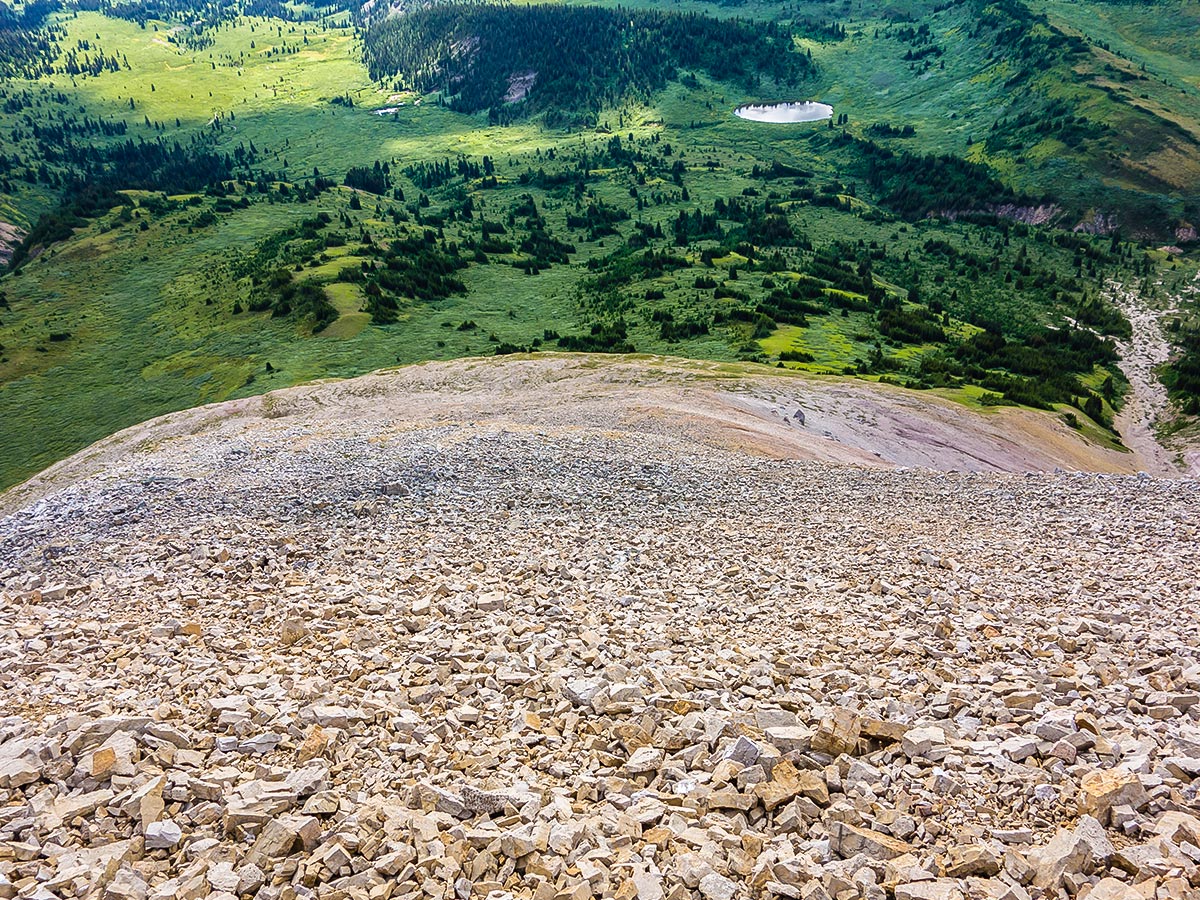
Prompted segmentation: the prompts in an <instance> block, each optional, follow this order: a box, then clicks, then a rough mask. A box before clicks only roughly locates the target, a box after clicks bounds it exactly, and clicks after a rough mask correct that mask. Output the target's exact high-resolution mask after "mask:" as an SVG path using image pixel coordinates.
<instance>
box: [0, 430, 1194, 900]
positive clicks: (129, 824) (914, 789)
mask: <svg viewBox="0 0 1200 900" xmlns="http://www.w3.org/2000/svg"><path fill="white" fill-rule="evenodd" d="M1198 510H1200V491H1198V490H1197V485H1196V484H1195V483H1194V482H1190V481H1178V482H1168V481H1157V480H1153V479H1144V478H1143V479H1138V478H1130V477H1100V476H1088V475H1053V476H1051V475H1038V476H1028V477H1021V476H1015V477H1014V476H1001V475H949V474H934V473H930V472H923V471H886V470H866V469H859V468H851V467H838V466H829V465H820V464H811V463H795V462H773V461H769V460H762V459H756V458H750V457H746V456H739V455H736V454H732V453H727V452H722V451H716V450H712V449H708V448H704V447H701V446H698V445H694V444H690V443H687V442H685V441H680V440H678V439H675V438H672V437H668V436H661V437H654V436H650V435H645V434H641V435H634V434H631V433H619V432H611V431H609V432H604V433H599V432H593V431H588V430H586V429H548V430H546V431H538V430H537V429H530V428H521V429H512V430H506V429H504V428H501V427H497V426H489V427H486V428H475V427H471V426H469V425H462V426H457V427H455V426H450V425H446V426H438V427H412V428H407V429H406V428H403V427H398V426H397V424H396V423H395V422H386V423H385V422H383V421H356V422H325V421H323V420H322V419H321V416H320V412H319V411H317V412H313V413H311V414H309V415H308V416H306V417H299V418H295V419H289V418H281V419H278V420H274V421H262V422H257V423H255V424H254V425H253V427H250V426H247V428H246V430H245V433H244V434H243V435H240V436H230V435H229V434H227V433H222V434H218V435H211V434H210V435H207V436H206V435H199V436H194V437H179V438H176V439H174V440H171V441H169V442H166V443H165V444H164V445H162V446H158V447H148V448H145V449H144V450H143V451H142V452H139V453H137V454H134V455H132V456H130V457H129V459H128V460H127V461H126V462H125V463H124V464H122V465H121V466H116V467H110V468H109V469H108V470H107V471H104V472H101V473H99V474H96V475H95V476H93V477H90V478H87V479H85V480H83V481H80V482H79V483H77V484H75V485H73V486H70V487H66V488H64V489H62V490H60V491H58V492H57V493H55V494H53V495H51V496H49V497H47V498H46V499H44V500H41V501H38V502H37V503H34V504H32V505H31V506H29V507H27V508H25V509H23V510H20V511H18V512H16V513H14V514H12V515H10V516H8V517H7V518H5V519H2V520H0V585H2V591H0V710H3V718H0V898H12V897H22V898H35V900H52V898H64V900H65V898H69V897H102V898H106V900H149V898H154V900H160V898H180V900H192V898H200V897H210V898H220V900H228V898H234V897H242V898H248V897H253V898H257V900H291V898H312V897H319V898H328V900H333V898H354V900H388V898H412V900H416V898H424V897H431V898H444V900H451V898H456V900H470V898H481V900H508V898H532V900H587V898H589V897H613V898H621V900H632V898H634V897H637V898H645V900H663V898H666V900H684V898H692V897H696V898H704V900H734V898H751V897H784V898H799V900H854V898H860V900H884V898H895V900H968V898H980V900H983V898H987V900H1025V898H1038V897H1048V898H1058V897H1077V898H1090V900H1157V898H1164V900H1165V898H1173V900H1183V898H1188V897H1197V896H1200V805H1198V803H1197V798H1196V793H1197V786H1198V785H1200V780H1197V779H1200V633H1198V632H1200V628H1198V622H1197V614H1196V609H1197V608H1198V607H1197V602H1198V601H1200V590H1198V588H1197V574H1196V573H1197V571H1200V558H1198V557H1200V553H1198V551H1197V547H1198V544H1197V511H1198Z"/></svg>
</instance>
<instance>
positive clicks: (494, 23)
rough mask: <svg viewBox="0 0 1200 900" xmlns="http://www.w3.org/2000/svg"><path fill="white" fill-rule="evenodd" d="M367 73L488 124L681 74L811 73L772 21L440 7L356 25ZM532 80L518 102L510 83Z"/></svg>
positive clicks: (787, 77) (645, 91) (562, 111)
mask: <svg viewBox="0 0 1200 900" xmlns="http://www.w3.org/2000/svg"><path fill="white" fill-rule="evenodd" d="M365 55H366V61H367V65H368V67H369V69H370V72H371V76H372V77H373V78H376V79H380V80H383V79H387V78H391V77H397V76H398V77H399V79H400V80H401V82H403V84H405V85H406V86H410V87H414V88H416V89H417V90H421V91H425V92H429V91H441V92H442V94H443V95H444V96H445V97H446V98H447V99H448V102H449V104H450V106H451V107H453V108H454V109H456V110H459V111H462V112H479V111H482V110H489V111H490V113H491V116H492V118H493V120H497V121H503V120H504V119H505V118H507V117H511V116H512V115H514V114H522V113H527V112H542V111H548V112H550V113H551V115H550V116H548V118H550V119H553V121H554V123H556V124H557V123H561V124H567V123H571V122H578V121H593V120H594V119H595V117H596V115H597V114H598V113H599V112H600V110H601V109H603V108H604V107H606V106H612V105H614V104H616V103H617V102H619V101H620V100H622V99H624V98H625V97H627V96H630V95H636V96H649V95H650V94H651V93H653V92H654V91H657V90H659V89H661V88H662V87H663V86H665V85H666V83H667V82H668V81H670V80H672V79H674V78H675V77H677V75H678V73H679V71H680V70H681V69H692V70H696V71H703V72H707V73H708V74H709V75H711V76H712V77H714V78H718V79H723V80H737V81H742V82H747V83H755V82H757V81H758V80H759V79H769V80H771V81H775V82H778V83H781V84H788V85H794V84H796V83H798V82H799V81H800V80H801V79H802V78H804V77H805V76H807V75H809V74H810V73H811V72H812V68H813V64H812V61H811V60H810V59H809V57H808V56H806V55H805V54H802V53H798V52H795V51H794V50H793V48H792V40H791V34H790V33H789V32H788V31H787V30H786V29H785V28H783V27H782V26H780V25H778V24H777V23H774V22H757V23H746V22H740V21H736V20H735V21H722V20H718V19H714V18H711V17H708V16H702V15H696V14H675V13H661V12H651V11H645V10H629V9H623V8H617V9H601V8H599V7H564V6H552V5H535V6H500V5H494V4H490V3H480V4H475V3H469V4H468V3H448V4H442V5H436V6H430V7H426V8H422V9H416V10H412V11H410V12H407V13H405V14H404V15H403V16H391V17H388V18H385V19H383V20H382V21H379V22H376V23H375V24H373V25H371V26H370V27H369V28H368V30H367V32H366V42H365ZM521 78H523V79H525V80H526V81H528V82H531V84H530V86H529V88H528V93H527V95H526V96H524V97H519V96H517V94H518V93H519V92H517V91H514V90H513V85H514V80H515V79H521Z"/></svg>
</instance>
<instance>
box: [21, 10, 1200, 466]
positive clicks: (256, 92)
mask: <svg viewBox="0 0 1200 900" xmlns="http://www.w3.org/2000/svg"><path fill="white" fill-rule="evenodd" d="M1197 33H1200V2H1196V0H1149V2H1122V0H937V2H933V0H895V2H885V3H875V2H865V0H844V2H841V0H839V2H824V0H788V2H778V3H772V2H765V0H744V2H738V0H725V2H720V3H708V2H696V0H661V2H659V0H638V2H634V3H632V4H617V3H611V2H594V3H593V2H582V0H581V2H575V0H571V2H544V3H532V4H529V3H521V4H518V3H507V2H493V0H487V2H458V0H448V2H443V0H434V2H426V3H405V2H397V3H392V4H387V3H374V2H372V3H367V4H363V5H358V4H354V3H351V4H346V3H343V2H341V0H333V2H330V3H324V4H323V3H319V2H304V3H301V2H291V0H286V2H280V0H251V2H225V0H213V2H205V3H198V2H187V0H120V2H111V0H36V2H33V3H26V4H16V5H13V4H4V3H0V265H3V267H4V274H3V275H2V276H0V488H4V487H8V486H11V485H14V484H17V483H19V482H21V481H22V480H24V479H26V478H28V477H30V476H31V475H33V474H35V473H36V472H38V471H40V470H42V469H44V468H45V467H46V466H48V465H50V464H52V463H54V462H55V461H58V460H61V459H63V458H65V457H67V456H69V455H71V454H73V453H75V452H77V451H79V450H80V449H82V448H84V447H86V446H88V445H89V444H91V443H93V442H95V441H97V440H98V439H100V438H103V437H105V436H107V435H110V434H112V433H114V432H116V431H118V430H121V429H123V428H125V427H127V426H131V425H134V424H136V423H139V422H142V421H144V420H147V419H149V418H152V417H155V416H159V415H162V414H165V413H169V412H173V411H177V410H183V409H186V408H190V407H194V406H198V405H202V404H208V403H213V402H217V401H223V400H228V399H232V398H241V397H248V396H251V395H257V394H262V393H265V392H267V391H270V390H274V389H277V388H282V387H288V386H292V385H296V384H300V383H303V382H309V381H312V380H315V379H332V378H345V377H349V376H354V375H360V374H363V373H367V372H371V371H374V370H377V369H381V368H386V367H393V366H397V365H402V364H408V363H418V362H422V361H429V360H448V359H453V358H459V357H482V356H505V355H529V354H534V355H538V354H551V353H596V354H632V355H635V356H639V355H653V356H673V357H685V358H690V359H694V360H706V361H713V362H717V363H720V364H722V365H724V366H726V367H728V369H727V370H728V371H731V372H739V373H750V372H759V371H761V372H768V371H771V370H778V369H786V370H797V371H799V372H803V373H811V374H813V375H819V376H837V377H838V378H842V379H847V380H856V381H859V382H862V381H870V382H883V383H886V384H888V385H893V386H899V387H901V388H904V389H908V390H911V391H918V392H930V393H931V394H933V395H937V396H939V397H941V398H945V399H949V400H952V401H954V402H956V403H959V404H963V405H965V406H967V407H970V408H971V409H974V410H978V411H980V413H981V414H988V413H989V412H990V411H992V410H994V409H995V408H997V407H1004V406H1007V407H1013V406H1016V407H1027V408H1032V409H1035V410H1040V411H1043V412H1044V413H1046V414H1047V415H1050V416H1053V417H1055V418H1056V420H1057V421H1058V422H1060V423H1061V424H1062V425H1063V426H1065V427H1066V428H1068V429H1070V430H1072V431H1074V432H1077V433H1078V434H1079V435H1080V436H1081V437H1082V438H1083V439H1085V440H1087V441H1089V442H1091V443H1093V444H1096V445H1098V446H1101V447H1105V448H1110V449H1116V450H1123V449H1125V448H1126V447H1127V445H1128V442H1129V438H1128V434H1127V433H1125V432H1123V431H1122V429H1121V423H1122V421H1123V420H1122V414H1123V410H1128V409H1131V408H1132V407H1131V406H1130V404H1131V403H1132V402H1133V401H1134V400H1136V399H1137V397H1138V391H1141V390H1149V389H1153V390H1155V391H1159V392H1161V393H1162V395H1163V397H1164V398H1165V399H1164V400H1163V403H1162V405H1161V407H1160V408H1156V413H1155V415H1154V416H1153V421H1152V422H1150V425H1149V427H1151V428H1152V429H1154V430H1155V434H1156V437H1157V439H1160V440H1163V441H1166V442H1168V443H1170V442H1171V441H1176V442H1179V441H1184V442H1186V441H1187V440H1188V439H1189V438H1190V437H1195V436H1196V433H1197V430H1198V429H1197V425H1196V417H1197V415H1198V414H1200V315H1198V311H1197V309H1198V308H1197V302H1196V301H1197V297H1198V296H1200V294H1198V292H1197V288H1200V281H1197V273H1198V270H1200V234H1198V229H1200V42H1197V41H1196V40H1195V36H1196V34H1197ZM1147 335H1149V338H1150V339H1152V341H1153V342H1156V344H1155V345H1156V346H1157V345H1158V344H1161V345H1162V347H1163V348H1165V349H1163V352H1162V353H1160V354H1158V355H1157V356H1154V358H1153V359H1149V361H1148V362H1147V364H1146V366H1145V367H1143V368H1145V369H1146V370H1147V371H1149V372H1150V376H1149V377H1148V378H1146V379H1144V380H1145V382H1146V383H1145V384H1142V379H1132V378H1131V376H1130V372H1131V371H1132V369H1131V365H1132V362H1136V361H1138V360H1140V359H1142V357H1143V356H1145V352H1146V343H1145V342H1146V340H1147V339H1148V338H1147ZM1126 414H1128V413H1126Z"/></svg>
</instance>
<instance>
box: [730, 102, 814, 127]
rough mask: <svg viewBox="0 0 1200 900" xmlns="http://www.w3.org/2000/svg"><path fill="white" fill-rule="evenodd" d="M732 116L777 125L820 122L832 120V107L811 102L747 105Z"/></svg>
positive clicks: (740, 107)
mask: <svg viewBox="0 0 1200 900" xmlns="http://www.w3.org/2000/svg"><path fill="white" fill-rule="evenodd" d="M733 114H734V115H735V116H737V117H738V118H741V119H746V120H748V121H750V122H773V123H778V124H788V123H795V122H821V121H824V120H825V119H830V118H833V107H832V106H830V105H829V104H827V103H816V102H815V101H812V100H798V101H789V102H787V103H747V104H744V105H742V106H739V107H738V108H737V109H735V110H734V111H733Z"/></svg>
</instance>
